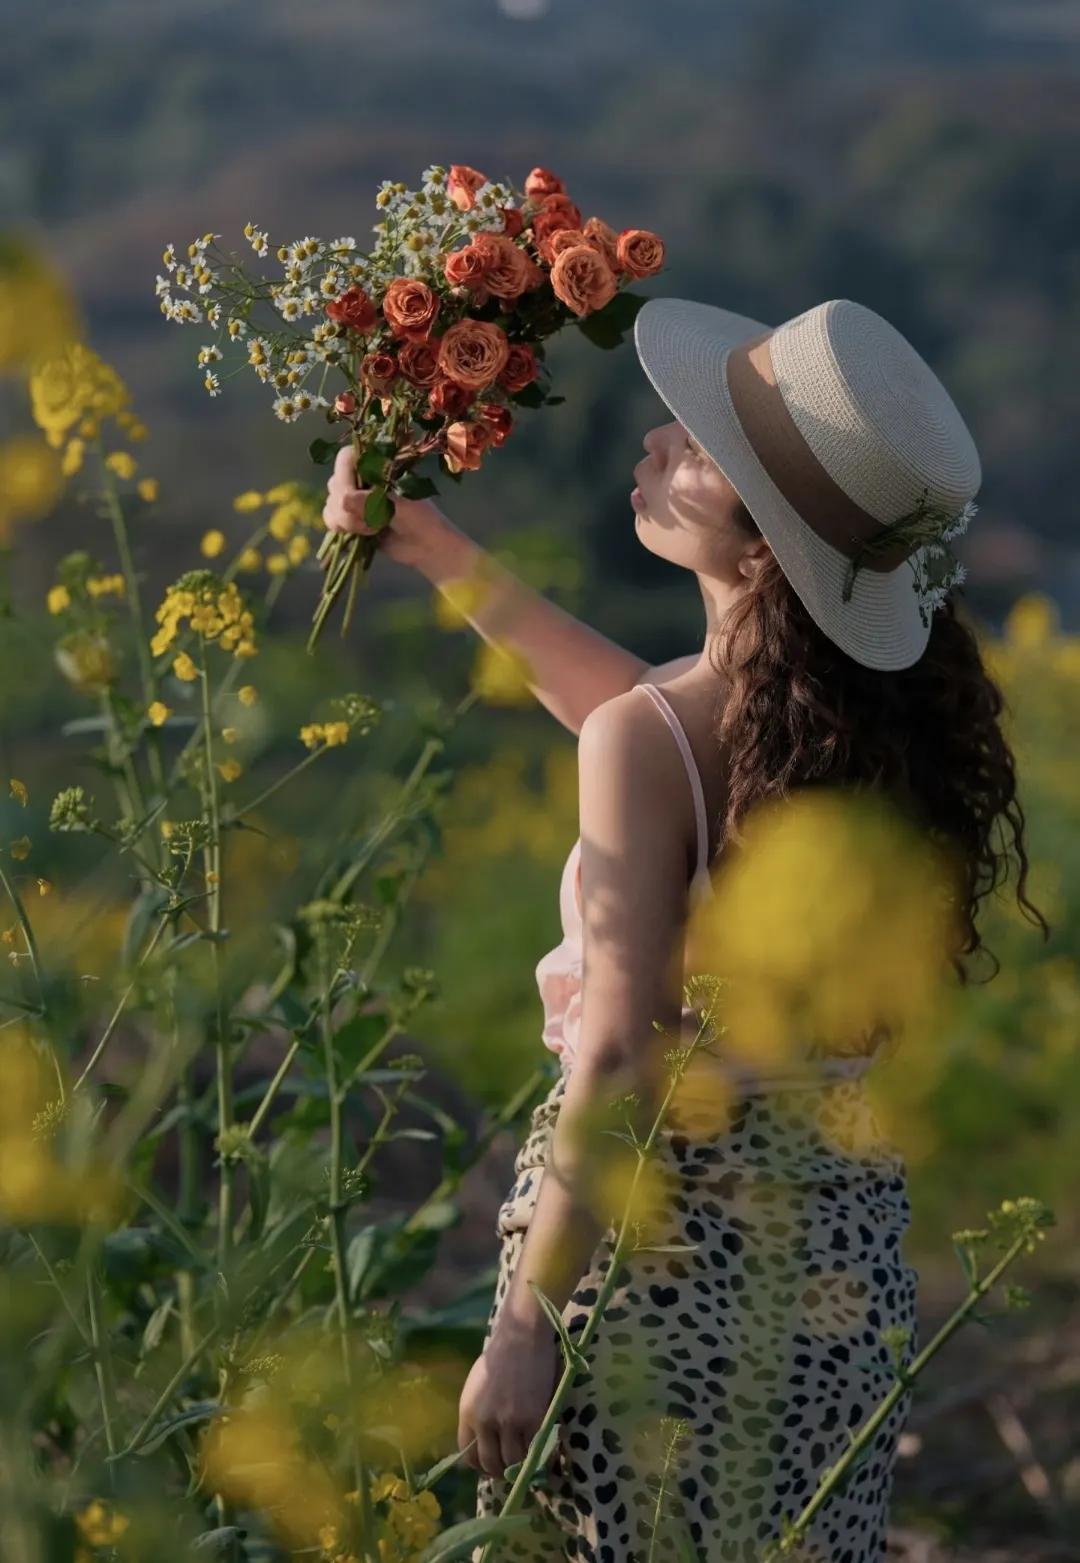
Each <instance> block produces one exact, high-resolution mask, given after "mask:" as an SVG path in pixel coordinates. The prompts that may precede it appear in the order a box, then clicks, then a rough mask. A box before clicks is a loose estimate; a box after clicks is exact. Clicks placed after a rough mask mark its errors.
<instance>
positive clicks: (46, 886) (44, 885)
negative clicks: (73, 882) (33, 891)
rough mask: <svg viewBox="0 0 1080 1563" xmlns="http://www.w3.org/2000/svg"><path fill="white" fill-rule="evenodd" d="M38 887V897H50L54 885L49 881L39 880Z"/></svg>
mask: <svg viewBox="0 0 1080 1563" xmlns="http://www.w3.org/2000/svg"><path fill="white" fill-rule="evenodd" d="M37 887H38V895H48V893H49V891H50V890H51V889H52V885H51V884H50V883H49V881H48V880H47V879H39V880H38V882H37Z"/></svg>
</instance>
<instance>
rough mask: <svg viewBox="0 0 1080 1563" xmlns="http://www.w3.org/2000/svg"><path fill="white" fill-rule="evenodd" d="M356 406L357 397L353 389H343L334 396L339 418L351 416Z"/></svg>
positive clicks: (335, 408) (335, 409)
mask: <svg viewBox="0 0 1080 1563" xmlns="http://www.w3.org/2000/svg"><path fill="white" fill-rule="evenodd" d="M356 406H357V402H356V397H355V396H354V395H353V393H352V392H351V391H341V392H339V394H338V395H337V396H335V397H334V411H335V412H336V413H337V415H338V417H339V418H351V417H352V415H353V413H354V412H355V411H356Z"/></svg>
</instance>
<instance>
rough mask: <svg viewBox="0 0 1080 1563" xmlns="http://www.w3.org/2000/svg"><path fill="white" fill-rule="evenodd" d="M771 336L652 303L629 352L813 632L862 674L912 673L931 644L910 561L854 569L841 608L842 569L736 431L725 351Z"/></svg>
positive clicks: (718, 314)
mask: <svg viewBox="0 0 1080 1563" xmlns="http://www.w3.org/2000/svg"><path fill="white" fill-rule="evenodd" d="M771 330H773V327H771V326H768V325H765V324H764V323H763V322H762V321H760V320H751V319H750V317H749V316H748V315H736V314H732V312H731V311H730V310H726V309H719V308H718V307H716V306H715V305H712V304H700V303H697V302H696V301H694V300H692V299H678V298H653V299H648V300H647V301H646V303H645V304H643V305H642V307H641V309H639V310H638V313H637V316H636V317H635V320H634V347H635V349H636V351H637V355H638V359H639V361H640V363H641V366H642V368H643V369H644V370H645V373H646V375H647V376H648V377H649V380H650V381H651V383H652V385H653V387H654V389H655V390H656V392H657V394H658V395H659V396H660V397H661V399H662V400H663V401H664V402H665V403H666V405H667V406H668V408H669V409H670V410H671V412H673V413H674V415H675V417H676V418H677V419H678V420H679V422H680V423H681V424H682V425H683V426H684V427H685V428H686V429H688V430H689V431H690V433H691V434H692V435H693V436H694V438H695V439H696V440H697V441H698V443H699V444H700V445H701V446H702V448H703V449H704V450H705V451H707V452H708V454H709V456H710V457H711V458H712V459H713V461H715V463H716V465H717V466H718V467H719V468H720V470H721V472H723V473H724V475H725V477H727V479H728V480H729V482H730V483H731V485H732V487H733V488H735V489H736V491H737V492H738V494H739V496H740V497H741V499H742V500H743V501H744V503H745V504H746V507H747V509H748V510H749V511H750V514H751V515H752V516H753V518H754V520H755V521H756V522H757V524H758V526H759V527H760V528H761V532H762V535H763V536H764V538H765V540H766V541H767V542H768V544H769V546H770V547H771V548H772V551H773V553H774V554H775V555H776V559H777V562H778V563H779V565H780V568H781V569H782V570H783V572H784V574H785V576H786V577H787V579H788V581H789V582H790V583H791V587H792V589H793V591H794V592H795V594H796V596H797V597H798V598H799V600H800V602H802V604H803V606H804V607H805V608H806V611H807V612H808V613H809V614H810V617H811V618H812V619H813V620H814V622H815V624H817V625H818V627H819V628H820V629H821V630H822V631H823V632H824V633H825V634H826V635H828V637H829V639H830V640H832V641H833V642H834V643H835V644H836V645H838V646H839V647H840V648H841V649H842V650H843V651H845V652H846V653H847V655H848V656H850V657H851V658H853V660H854V661H856V662H859V663H861V664H862V666H863V667H869V668H876V669H879V670H882V671H886V672H897V671H900V670H901V669H903V668H908V667H911V666H912V665H913V664H914V663H916V662H917V661H918V660H919V658H920V657H921V656H922V654H923V652H924V651H925V649H926V645H927V642H928V640H929V639H930V625H929V623H927V624H924V623H923V621H922V617H921V614H920V611H919V607H920V604H919V599H918V595H917V593H916V591H915V575H914V572H913V570H912V566H911V562H910V561H909V560H904V561H903V562H902V563H901V564H899V565H898V566H897V567H896V569H894V570H888V571H875V570H870V569H864V570H860V571H859V572H858V574H857V575H856V577H855V583H854V587H853V589H852V593H851V597H850V599H849V601H847V602H845V601H844V600H843V596H842V591H843V587H844V583H845V581H846V579H847V575H848V570H849V560H848V559H847V557H846V556H845V555H844V554H842V553H840V551H839V550H838V549H836V548H833V546H832V545H831V544H830V543H826V542H825V541H824V539H823V538H820V537H819V536H818V535H817V533H816V532H815V531H814V530H813V529H812V528H811V527H810V526H808V525H807V523H806V522H805V521H804V520H803V519H802V517H801V516H800V515H799V514H798V512H797V511H796V510H795V509H793V507H792V506H791V505H790V504H789V503H788V502H787V500H786V499H785V498H784V496H783V494H782V493H781V492H780V490H779V489H778V488H777V486H776V484H775V483H774V482H773V481H772V479H771V478H770V477H769V474H768V473H767V472H766V471H765V468H764V467H763V466H762V465H761V462H760V461H759V460H758V458H757V455H756V454H755V451H754V448H753V446H752V445H751V444H750V441H749V440H748V439H747V437H746V435H745V434H744V432H743V428H742V425H741V423H740V422H739V419H738V416H737V414H736V412H735V408H734V405H733V403H732V400H731V395H730V392H729V390H728V383H727V358H728V355H729V353H730V352H731V349H732V348H733V347H737V346H738V345H739V344H740V343H742V342H747V341H749V340H751V339H752V338H754V337H759V336H761V334H762V333H763V332H766V331H771Z"/></svg>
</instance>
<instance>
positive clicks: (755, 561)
mask: <svg viewBox="0 0 1080 1563" xmlns="http://www.w3.org/2000/svg"><path fill="white" fill-rule="evenodd" d="M771 553H772V549H771V548H770V547H769V545H768V543H767V542H766V541H765V539H764V538H763V537H761V538H756V539H755V540H754V542H752V543H750V544H749V545H748V546H747V547H746V548H744V549H743V551H742V553H741V554H740V555H739V566H738V568H739V574H740V575H745V576H746V579H747V580H748V581H752V580H754V579H755V577H756V576H757V573H758V571H759V570H760V569H761V567H762V565H763V564H764V563H765V560H766V559H767V558H768V557H769V555H770V554H771Z"/></svg>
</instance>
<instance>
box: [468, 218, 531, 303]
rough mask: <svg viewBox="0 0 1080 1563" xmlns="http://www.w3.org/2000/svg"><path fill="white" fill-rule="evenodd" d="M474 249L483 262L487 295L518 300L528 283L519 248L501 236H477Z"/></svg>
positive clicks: (479, 234)
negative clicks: (478, 252)
mask: <svg viewBox="0 0 1080 1563" xmlns="http://www.w3.org/2000/svg"><path fill="white" fill-rule="evenodd" d="M473 248H474V249H477V250H479V251H480V254H481V255H482V256H483V257H484V260H485V262H486V269H485V271H484V286H485V288H487V290H488V292H489V293H494V295H495V297H496V298H502V299H515V298H520V296H521V294H522V293H524V291H525V289H526V287H527V286H528V281H529V262H528V260H527V258H526V255H525V251H524V250H523V249H522V248H521V247H520V245H517V244H515V243H514V241H513V239H508V238H507V237H506V235H505V234H504V233H478V234H477V236H476V238H475V239H474V240H473Z"/></svg>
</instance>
